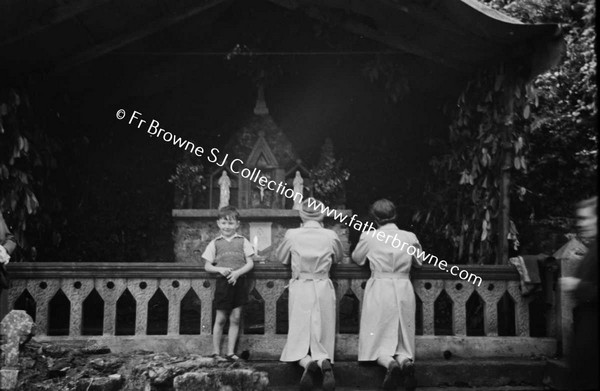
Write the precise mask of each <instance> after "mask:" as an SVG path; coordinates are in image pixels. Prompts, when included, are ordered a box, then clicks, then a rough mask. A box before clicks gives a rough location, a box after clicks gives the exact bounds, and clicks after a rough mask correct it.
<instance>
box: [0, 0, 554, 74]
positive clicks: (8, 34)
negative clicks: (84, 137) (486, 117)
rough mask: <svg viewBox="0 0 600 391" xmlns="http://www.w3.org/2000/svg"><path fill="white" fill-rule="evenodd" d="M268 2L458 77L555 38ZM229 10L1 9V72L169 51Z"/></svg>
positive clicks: (448, 16)
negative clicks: (191, 28)
mask: <svg viewBox="0 0 600 391" xmlns="http://www.w3.org/2000/svg"><path fill="white" fill-rule="evenodd" d="M246 1H249V0H246ZM256 1H260V0H256ZM268 1H270V2H271V3H273V4H276V5H278V6H281V7H283V8H284V9H287V10H291V11H292V12H299V13H303V14H304V15H308V16H310V17H312V18H315V19H318V20H321V21H323V22H325V23H331V24H335V25H336V26H338V27H341V28H343V29H345V30H347V31H350V32H352V33H353V34H357V35H359V36H361V37H365V38H368V39H371V40H373V41H377V42H380V43H382V44H384V45H386V46H387V47H390V48H392V49H396V50H398V51H400V52H405V53H409V54H411V55H414V56H417V57H420V58H423V59H426V60H429V61H432V62H434V63H437V64H440V65H442V66H444V67H447V68H452V69H455V70H462V71H470V70H473V69H475V68H477V67H481V66H482V65H483V64H487V63H490V62H494V61H499V59H506V58H516V59H519V60H522V61H528V60H529V58H530V57H531V56H532V54H533V53H534V52H535V51H536V48H537V47H539V46H542V45H544V44H545V43H546V42H549V41H556V40H557V39H560V33H559V29H558V27H557V26H556V25H524V24H521V23H519V22H518V21H515V20H512V19H510V18H508V17H506V16H503V15H502V14H499V13H497V12H496V11H493V10H491V9H488V8H486V7H485V6H483V5H481V4H479V3H477V1H476V0H369V1H367V0H319V1H313V0H268ZM232 6H236V2H235V1H232V0H202V1H197V0H169V1H167V0H126V1H116V0H5V1H3V2H0V60H1V64H0V67H2V70H5V71H6V70H9V71H10V70H12V71H13V72H14V70H18V72H20V73H28V72H43V73H48V72H50V73H52V72H65V71H68V70H69V69H72V68H73V67H77V66H79V65H81V64H84V63H86V62H89V61H92V60H95V59H97V58H99V57H102V56H104V55H106V54H108V53H111V52H114V51H117V50H119V49H122V48H124V47H127V46H128V45H131V44H134V43H136V42H138V41H140V40H142V39H144V38H148V37H151V38H152V39H153V40H154V39H156V40H161V39H165V40H166V41H167V42H169V41H170V42H175V41H177V40H178V39H180V38H181V37H178V36H177V35H176V34H175V35H173V34H174V33H173V26H177V25H179V24H182V23H186V22H189V21H191V20H193V21H194V23H197V24H198V25H199V26H200V25H207V24H208V25H210V23H211V21H212V20H214V19H215V18H216V17H218V15H219V14H220V13H221V12H223V11H224V10H226V9H227V8H228V7H232ZM235 28H236V27H235V26H232V29H235ZM557 37H558V38H557Z"/></svg>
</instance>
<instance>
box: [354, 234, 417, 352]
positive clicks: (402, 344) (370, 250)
mask: <svg viewBox="0 0 600 391" xmlns="http://www.w3.org/2000/svg"><path fill="white" fill-rule="evenodd" d="M379 231H382V232H384V233H385V237H387V236H388V235H391V236H392V237H393V236H394V235H397V238H398V239H400V240H401V242H402V243H407V244H406V245H405V246H404V248H402V245H399V247H400V248H394V247H393V246H392V242H389V243H385V242H384V241H381V240H378V239H377V232H379ZM377 232H375V235H373V234H372V233H369V232H364V233H363V234H362V235H361V236H360V240H359V242H358V244H357V246H356V248H355V250H354V251H353V252H352V260H353V261H354V262H356V263H357V264H359V265H364V264H365V262H366V261H367V260H369V262H370V267H371V271H372V272H373V274H374V275H375V274H377V275H378V276H377V277H375V278H374V277H371V278H370V279H369V280H368V281H367V284H366V287H365V294H364V298H363V303H362V313H361V318H360V332H359V337H358V360H359V361H373V360H377V358H379V357H381V356H395V355H398V356H399V357H400V359H405V358H408V359H411V360H414V357H415V311H416V302H415V293H414V290H413V287H412V284H411V282H410V280H409V279H408V278H406V274H408V273H409V272H410V268H411V265H412V264H413V263H414V264H415V265H417V266H420V265H421V260H420V259H417V258H416V257H414V256H412V255H410V254H408V252H407V251H406V250H407V248H408V246H409V245H412V246H414V247H416V248H419V249H420V245H419V241H418V240H417V237H416V236H415V234H413V233H412V232H408V231H402V230H400V229H398V227H397V226H396V224H386V225H384V226H382V227H380V228H379V229H378V230H377ZM388 273H392V274H395V275H397V276H398V275H400V276H402V277H403V278H388V277H386V275H387V274H388ZM390 277H393V276H390Z"/></svg>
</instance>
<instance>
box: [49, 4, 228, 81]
mask: <svg viewBox="0 0 600 391" xmlns="http://www.w3.org/2000/svg"><path fill="white" fill-rule="evenodd" d="M231 1H232V0H211V1H207V2H204V3H203V4H202V5H200V6H197V7H194V8H191V9H188V10H185V11H184V12H182V13H179V14H176V15H169V16H165V17H163V18H161V19H159V20H157V21H153V22H151V23H150V24H149V25H148V26H146V27H145V28H144V29H142V30H138V31H134V32H133V33H129V34H124V35H122V36H119V37H116V38H113V39H111V40H110V41H107V42H104V43H100V44H98V45H96V46H94V47H91V48H89V49H87V50H85V51H83V52H81V53H79V54H77V55H75V56H73V57H70V58H68V59H66V60H65V61H62V62H59V63H58V64H57V65H56V67H55V68H54V72H56V73H60V72H65V71H67V70H69V69H71V68H73V67H75V66H77V65H81V64H83V63H85V62H87V61H90V60H93V59H94V58H97V57H100V56H102V55H104V54H106V53H109V52H112V51H114V50H116V49H119V48H121V47H123V46H126V45H129V44H131V43H133V42H135V41H138V40H140V39H142V38H145V37H147V36H149V35H152V34H155V33H157V32H159V31H161V30H163V29H165V28H167V27H170V26H172V25H175V24H177V23H180V22H182V21H184V20H186V19H188V18H190V17H192V16H195V15H197V14H199V13H201V12H203V11H206V10H209V9H211V8H214V7H216V6H219V5H221V4H226V3H230V2H231Z"/></svg>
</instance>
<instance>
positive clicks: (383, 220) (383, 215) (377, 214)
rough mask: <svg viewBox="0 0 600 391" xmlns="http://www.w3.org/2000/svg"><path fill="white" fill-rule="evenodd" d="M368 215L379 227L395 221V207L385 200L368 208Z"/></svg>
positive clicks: (378, 201) (376, 202)
mask: <svg viewBox="0 0 600 391" xmlns="http://www.w3.org/2000/svg"><path fill="white" fill-rule="evenodd" d="M369 215H370V216H371V217H372V218H373V220H375V223H376V224H377V225H379V226H382V225H385V224H388V223H393V222H394V221H396V205H394V203H393V202H392V201H390V200H386V199H385V198H383V199H381V200H377V201H375V202H373V205H371V207H370V208H369Z"/></svg>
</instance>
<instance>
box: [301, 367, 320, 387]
mask: <svg viewBox="0 0 600 391" xmlns="http://www.w3.org/2000/svg"><path fill="white" fill-rule="evenodd" d="M318 370H319V366H318V365H317V362H316V361H311V362H309V363H308V365H307V366H306V368H304V373H303V374H302V377H301V378H300V391H311V390H312V389H313V386H314V378H313V377H314V375H315V372H317V371H318Z"/></svg>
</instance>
